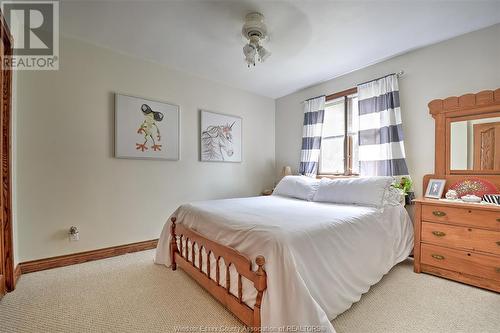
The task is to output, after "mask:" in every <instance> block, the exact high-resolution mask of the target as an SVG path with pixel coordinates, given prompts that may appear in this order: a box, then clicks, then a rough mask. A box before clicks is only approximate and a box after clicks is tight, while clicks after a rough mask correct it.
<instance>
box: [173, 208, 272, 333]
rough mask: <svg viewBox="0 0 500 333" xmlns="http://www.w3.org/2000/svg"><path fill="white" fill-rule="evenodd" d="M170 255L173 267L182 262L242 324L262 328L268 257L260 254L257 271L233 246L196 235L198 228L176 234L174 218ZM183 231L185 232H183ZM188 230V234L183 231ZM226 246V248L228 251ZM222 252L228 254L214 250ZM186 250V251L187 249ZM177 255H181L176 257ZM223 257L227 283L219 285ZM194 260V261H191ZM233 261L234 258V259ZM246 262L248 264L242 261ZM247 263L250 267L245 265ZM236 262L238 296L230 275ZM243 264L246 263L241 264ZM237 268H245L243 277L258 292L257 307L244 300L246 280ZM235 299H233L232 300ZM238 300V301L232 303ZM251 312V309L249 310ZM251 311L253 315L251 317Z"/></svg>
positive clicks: (256, 260)
mask: <svg viewBox="0 0 500 333" xmlns="http://www.w3.org/2000/svg"><path fill="white" fill-rule="evenodd" d="M170 221H171V222H172V223H171V227H170V236H171V239H170V258H171V263H172V270H176V269H177V265H178V264H181V268H183V270H185V271H186V273H188V274H189V275H191V277H193V278H194V279H195V280H196V281H197V282H198V283H200V284H201V285H202V286H203V287H205V288H206V289H207V290H208V291H209V292H210V293H211V294H212V295H213V296H215V297H216V299H218V300H219V301H220V302H221V303H222V304H224V305H225V306H226V307H227V308H228V309H229V310H230V311H231V312H233V313H234V314H235V315H236V317H238V318H239V319H240V320H241V321H243V323H245V324H246V325H248V326H251V327H255V328H260V326H261V320H260V317H261V313H260V312H261V309H260V308H261V304H262V297H263V294H264V291H265V290H266V288H267V276H266V272H265V270H264V264H265V262H266V261H265V258H264V257H263V256H257V257H256V259H255V263H256V264H257V270H256V271H253V270H252V268H251V266H252V265H251V261H250V260H249V259H248V258H246V257H244V256H243V255H241V254H239V253H238V252H237V251H235V250H234V249H232V248H229V247H225V246H223V245H221V244H218V243H215V242H213V241H211V240H208V239H206V238H204V237H203V236H201V235H199V234H197V233H196V232H195V231H193V230H190V229H189V228H186V227H185V226H182V227H181V229H180V232H179V235H177V233H176V221H177V219H176V218H175V217H172V218H171V220H170ZM183 230H184V231H183ZM184 233H186V234H184ZM189 242H191V256H189ZM195 246H198V267H196V251H195ZM203 249H204V250H205V253H206V256H207V259H206V263H207V266H206V267H207V269H206V272H203ZM225 249H227V250H225ZM214 250H215V251H216V252H219V251H221V252H222V253H225V254H224V255H220V254H217V253H215V252H214ZM184 251H185V252H184ZM176 255H178V257H176ZM212 255H214V258H215V263H216V265H215V266H216V271H215V281H214V280H213V279H212V277H211V258H210V257H211V256H212ZM221 258H222V259H223V260H224V264H225V266H226V285H225V286H221V285H220V273H221V272H220V260H221ZM177 259H179V260H180V261H182V262H179V263H177V262H176V260H177ZM190 259H191V260H190ZM233 260H234V261H233ZM243 263H245V264H243ZM246 263H248V267H245V266H246ZM231 265H234V268H235V269H236V273H238V295H237V296H234V295H233V294H231V274H230V267H231ZM242 265H243V266H242ZM238 267H240V268H241V269H243V272H244V273H243V276H245V277H246V278H247V279H249V280H250V281H252V282H253V285H254V288H255V289H256V291H257V296H256V299H255V304H254V308H253V309H251V308H250V307H248V306H247V305H246V304H245V303H244V302H243V281H242V273H241V271H238ZM210 284H215V285H216V288H221V290H224V295H225V296H223V294H220V291H217V289H213V287H212V288H211V287H209V286H210ZM231 300H234V301H231ZM233 302H235V303H233ZM248 311H250V312H248ZM250 314H251V316H250Z"/></svg>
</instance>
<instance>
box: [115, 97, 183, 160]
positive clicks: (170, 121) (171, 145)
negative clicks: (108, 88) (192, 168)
mask: <svg viewBox="0 0 500 333" xmlns="http://www.w3.org/2000/svg"><path fill="white" fill-rule="evenodd" d="M179 137H180V112H179V106H178V105H175V104H171V103H167V102H160V101H155V100H151V99H145V98H141V97H135V96H129V95H124V94H119V93H116V94H115V157H116V158H131V159H158V160H171V161H178V160H179V158H180V144H179Z"/></svg>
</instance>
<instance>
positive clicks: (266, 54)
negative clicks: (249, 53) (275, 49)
mask: <svg viewBox="0 0 500 333" xmlns="http://www.w3.org/2000/svg"><path fill="white" fill-rule="evenodd" d="M257 53H258V54H259V60H260V61H261V62H264V61H265V60H266V59H267V58H269V56H270V55H271V52H269V51H268V50H266V49H265V48H264V47H263V46H259V47H258V48H257Z"/></svg>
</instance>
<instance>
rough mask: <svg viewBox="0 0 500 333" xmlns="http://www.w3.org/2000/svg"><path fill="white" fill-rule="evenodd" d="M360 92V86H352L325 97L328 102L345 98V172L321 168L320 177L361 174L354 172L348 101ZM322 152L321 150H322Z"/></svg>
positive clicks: (341, 176) (355, 175)
mask: <svg viewBox="0 0 500 333" xmlns="http://www.w3.org/2000/svg"><path fill="white" fill-rule="evenodd" d="M357 93H358V88H357V87H354V88H350V89H346V90H343V91H339V92H336V93H334V94H331V95H328V96H326V98H325V102H326V103H328V102H329V101H332V100H335V99H339V98H343V99H344V173H320V171H321V170H318V175H317V177H318V178H322V177H332V178H334V177H340V178H344V177H358V176H359V174H357V173H352V152H353V147H352V138H351V136H350V135H348V130H349V128H348V127H349V124H348V119H347V117H348V113H349V110H348V107H349V106H348V103H347V99H348V97H349V96H351V95H354V94H357ZM320 154H321V152H320Z"/></svg>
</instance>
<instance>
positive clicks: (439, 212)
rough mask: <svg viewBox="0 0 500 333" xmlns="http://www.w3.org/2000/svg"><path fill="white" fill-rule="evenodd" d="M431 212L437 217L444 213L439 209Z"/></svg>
mask: <svg viewBox="0 0 500 333" xmlns="http://www.w3.org/2000/svg"><path fill="white" fill-rule="evenodd" d="M432 214H434V216H437V217H443V216H445V215H446V213H445V212H442V211H440V210H435V211H433V212H432Z"/></svg>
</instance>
